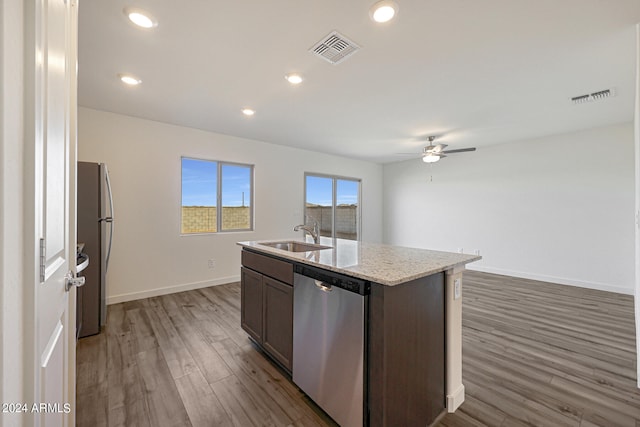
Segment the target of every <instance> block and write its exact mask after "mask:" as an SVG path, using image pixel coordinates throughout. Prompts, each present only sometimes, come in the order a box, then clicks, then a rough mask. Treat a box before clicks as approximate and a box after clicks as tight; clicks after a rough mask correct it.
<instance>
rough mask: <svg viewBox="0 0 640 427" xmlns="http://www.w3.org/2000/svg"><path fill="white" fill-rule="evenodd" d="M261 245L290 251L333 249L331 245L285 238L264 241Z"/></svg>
mask: <svg viewBox="0 0 640 427" xmlns="http://www.w3.org/2000/svg"><path fill="white" fill-rule="evenodd" d="M260 245H262V246H269V247H270V248H275V249H280V250H283V251H289V252H309V251H319V250H322V249H331V246H324V245H316V244H315V243H303V242H296V241H294V240H285V241H281V242H264V243H260Z"/></svg>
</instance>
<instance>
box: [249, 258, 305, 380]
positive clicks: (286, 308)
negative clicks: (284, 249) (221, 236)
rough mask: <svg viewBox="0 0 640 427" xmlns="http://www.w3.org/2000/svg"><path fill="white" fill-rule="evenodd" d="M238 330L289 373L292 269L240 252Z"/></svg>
mask: <svg viewBox="0 0 640 427" xmlns="http://www.w3.org/2000/svg"><path fill="white" fill-rule="evenodd" d="M242 265H243V266H242V269H241V280H240V282H241V294H242V304H241V326H242V329H244V330H245V331H246V332H247V333H248V334H249V335H250V336H251V338H253V340H254V341H255V342H256V343H257V344H258V345H260V346H261V347H262V348H263V350H264V351H265V352H266V353H267V354H269V356H271V357H272V358H273V359H274V360H276V361H277V362H278V363H279V364H280V365H282V366H283V367H284V368H285V369H287V370H288V371H289V372H290V371H291V363H292V355H293V265H292V264H290V263H287V262H285V261H281V260H278V259H275V258H271V257H268V256H264V255H259V254H256V253H253V252H248V251H243V252H242Z"/></svg>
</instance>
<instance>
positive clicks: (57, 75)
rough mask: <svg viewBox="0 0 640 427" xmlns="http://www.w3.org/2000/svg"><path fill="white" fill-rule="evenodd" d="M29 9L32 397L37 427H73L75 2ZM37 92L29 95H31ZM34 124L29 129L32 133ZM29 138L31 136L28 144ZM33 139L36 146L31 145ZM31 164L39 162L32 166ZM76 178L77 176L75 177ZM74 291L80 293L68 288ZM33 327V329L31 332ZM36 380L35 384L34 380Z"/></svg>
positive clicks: (45, 2)
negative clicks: (33, 255)
mask: <svg viewBox="0 0 640 427" xmlns="http://www.w3.org/2000/svg"><path fill="white" fill-rule="evenodd" d="M29 4H30V6H28V8H27V19H26V21H27V22H26V28H27V34H28V36H27V38H29V35H30V36H32V37H33V39H32V42H31V43H27V45H26V55H27V61H28V60H29V55H31V54H33V55H34V56H33V60H34V62H33V63H32V64H31V65H30V64H29V62H27V67H26V75H27V76H28V77H32V78H33V83H31V82H27V88H28V89H29V88H30V89H31V90H28V92H27V93H28V94H29V95H31V94H32V95H33V96H26V97H25V103H26V107H27V109H28V110H29V109H32V110H30V111H31V114H28V115H27V116H26V120H27V121H31V120H33V122H32V123H33V129H34V131H33V134H32V135H29V132H27V137H28V139H27V144H28V146H30V144H31V143H33V152H29V151H30V149H28V150H27V170H26V173H27V175H28V176H33V177H34V181H33V183H32V186H31V187H30V190H31V191H27V192H26V194H27V197H31V196H33V205H34V206H33V207H34V209H33V212H34V217H33V225H34V235H33V237H34V246H35V248H34V249H35V252H36V257H38V258H39V261H38V262H37V267H36V270H37V271H36V272H35V273H34V276H35V277H34V279H35V280H33V283H29V284H28V285H27V286H32V287H33V289H30V291H31V292H28V293H27V297H26V300H25V304H26V306H25V310H26V311H27V313H28V315H29V316H32V319H33V323H32V324H30V323H31V322H27V325H26V326H27V331H26V332H27V334H26V339H27V340H31V337H33V341H29V342H28V343H27V346H28V347H27V348H29V350H28V352H27V354H28V355H30V358H31V359H32V360H30V363H29V365H28V366H27V370H28V372H27V378H28V379H30V380H31V381H28V382H27V384H26V388H27V394H28V395H30V396H29V397H30V399H29V400H30V401H29V402H27V403H28V404H29V405H31V408H29V412H30V415H31V416H32V417H33V425H34V426H47V427H49V426H71V425H72V423H73V422H74V421H73V420H74V416H73V414H72V413H71V412H72V411H73V410H74V408H73V407H72V405H73V404H74V395H75V383H74V381H73V378H75V376H74V375H73V372H72V371H73V370H74V369H75V367H74V365H72V364H71V363H73V364H74V363H75V322H74V319H75V315H74V314H73V313H72V312H71V311H72V310H73V309H74V308H75V298H74V297H71V298H70V293H69V291H68V290H67V289H66V286H65V285H66V282H67V280H68V275H69V272H70V270H75V256H74V254H75V245H73V244H72V243H71V242H70V235H71V236H72V237H73V238H75V237H74V236H75V230H74V229H75V212H74V211H72V209H70V207H71V206H73V207H74V208H75V185H70V169H71V167H72V164H71V162H73V167H74V168H75V146H76V143H75V140H76V130H75V114H76V110H77V108H76V90H75V85H76V58H75V56H76V50H77V47H76V38H77V35H76V34H77V32H76V31H77V30H76V28H77V8H76V4H75V0H36V1H32V0H29ZM29 92H31V93H29ZM30 126H31V123H26V127H27V128H29V127H30ZM29 136H30V137H31V138H29ZM29 139H31V140H29ZM31 162H33V163H31ZM72 176H73V177H74V178H75V175H72ZM70 290H71V292H74V293H75V288H73V287H72V288H71V289H70ZM31 328H33V329H31ZM29 377H31V378H29Z"/></svg>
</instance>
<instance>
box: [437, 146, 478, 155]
mask: <svg viewBox="0 0 640 427" xmlns="http://www.w3.org/2000/svg"><path fill="white" fill-rule="evenodd" d="M467 151H476V147H472V148H458V149H457V150H447V151H443V153H447V154H451V153H466V152H467Z"/></svg>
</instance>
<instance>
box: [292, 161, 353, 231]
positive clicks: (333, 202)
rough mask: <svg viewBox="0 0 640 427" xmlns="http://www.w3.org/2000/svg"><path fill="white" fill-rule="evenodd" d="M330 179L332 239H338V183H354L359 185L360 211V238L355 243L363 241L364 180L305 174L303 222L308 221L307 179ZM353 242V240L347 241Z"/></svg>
mask: <svg viewBox="0 0 640 427" xmlns="http://www.w3.org/2000/svg"><path fill="white" fill-rule="evenodd" d="M309 176H311V177H317V178H329V179H331V180H332V182H331V199H332V200H331V239H336V208H337V204H336V203H337V200H338V191H337V190H338V181H339V180H342V181H353V182H357V183H358V202H357V203H358V211H357V213H356V233H357V235H358V238H357V239H355V240H353V241H354V242H360V241H362V178H354V177H349V176H343V175H331V174H326V173H315V172H305V173H304V195H303V200H302V215H303V222H306V219H307V177H309ZM346 240H351V239H346Z"/></svg>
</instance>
